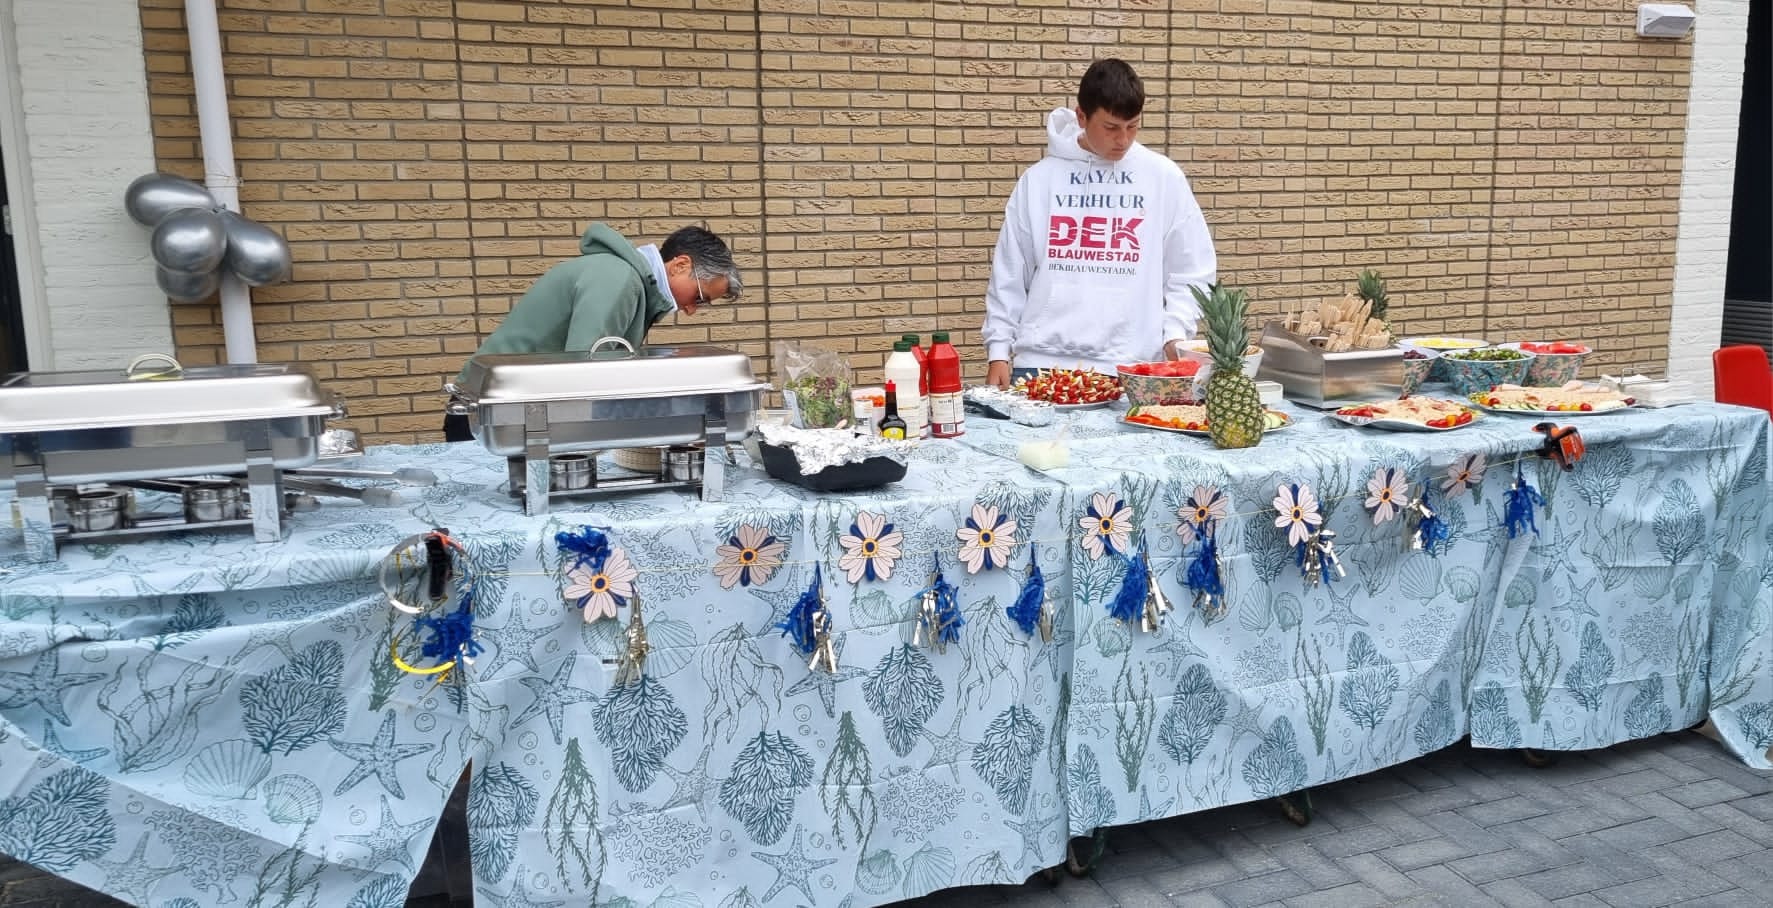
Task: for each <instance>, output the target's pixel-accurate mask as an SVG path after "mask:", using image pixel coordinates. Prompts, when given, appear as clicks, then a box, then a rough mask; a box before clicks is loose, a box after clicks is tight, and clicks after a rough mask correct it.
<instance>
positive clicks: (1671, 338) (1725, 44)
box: [1668, 0, 1750, 400]
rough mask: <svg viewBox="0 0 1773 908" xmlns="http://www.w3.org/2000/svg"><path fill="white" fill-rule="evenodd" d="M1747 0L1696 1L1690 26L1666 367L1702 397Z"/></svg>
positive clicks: (1724, 255) (1725, 219)
mask: <svg viewBox="0 0 1773 908" xmlns="http://www.w3.org/2000/svg"><path fill="white" fill-rule="evenodd" d="M1749 3H1750V0H1701V2H1699V3H1697V4H1696V5H1695V6H1694V10H1695V11H1696V12H1698V14H1699V19H1698V22H1697V23H1696V24H1695V26H1694V29H1693V87H1692V92H1691V95H1690V96H1689V98H1688V101H1687V148H1686V153H1685V157H1686V160H1685V161H1684V162H1683V164H1682V170H1681V215H1680V217H1681V226H1680V234H1679V236H1677V237H1676V240H1675V278H1674V305H1673V322H1672V323H1671V324H1670V325H1669V331H1668V374H1669V377H1670V378H1674V379H1684V380H1687V381H1690V382H1692V383H1693V388H1694V393H1695V395H1696V396H1698V397H1699V398H1700V399H1702V400H1709V399H1711V395H1712V381H1711V354H1712V351H1713V350H1716V349H1717V348H1718V336H1719V334H1720V333H1721V332H1722V330H1723V324H1724V276H1725V268H1726V265H1727V264H1728V262H1729V258H1730V201H1731V194H1732V193H1733V192H1734V191H1735V188H1736V128H1737V124H1738V122H1739V119H1740V117H1741V113H1742V62H1743V61H1742V55H1743V51H1744V48H1745V46H1746V44H1747V39H1748V5H1749Z"/></svg>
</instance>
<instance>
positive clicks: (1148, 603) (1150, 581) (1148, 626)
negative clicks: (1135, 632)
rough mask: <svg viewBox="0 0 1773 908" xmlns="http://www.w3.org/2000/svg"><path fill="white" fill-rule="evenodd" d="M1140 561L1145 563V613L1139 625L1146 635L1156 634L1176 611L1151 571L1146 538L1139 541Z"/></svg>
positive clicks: (1155, 575) (1149, 553)
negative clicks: (1166, 619) (1165, 620)
mask: <svg viewBox="0 0 1773 908" xmlns="http://www.w3.org/2000/svg"><path fill="white" fill-rule="evenodd" d="M1139 560H1140V561H1143V562H1144V563H1145V612H1144V615H1143V616H1141V618H1140V622H1139V624H1140V627H1141V628H1143V629H1144V631H1145V633H1147V634H1155V633H1157V632H1158V631H1159V630H1161V629H1163V626H1164V619H1165V618H1167V617H1169V615H1170V612H1172V611H1174V609H1173V608H1171V606H1170V600H1169V599H1168V598H1167V597H1166V596H1164V591H1163V587H1162V586H1161V585H1160V582H1159V580H1158V576H1157V572H1156V571H1154V570H1152V569H1151V552H1149V551H1147V550H1146V548H1145V539H1144V537H1140V539H1139Z"/></svg>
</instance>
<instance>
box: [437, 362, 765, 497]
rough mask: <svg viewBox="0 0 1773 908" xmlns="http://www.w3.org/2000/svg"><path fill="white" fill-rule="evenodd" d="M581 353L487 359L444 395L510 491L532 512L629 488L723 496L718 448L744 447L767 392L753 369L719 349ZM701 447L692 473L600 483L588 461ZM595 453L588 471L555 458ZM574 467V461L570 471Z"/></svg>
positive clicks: (472, 366) (681, 471)
mask: <svg viewBox="0 0 1773 908" xmlns="http://www.w3.org/2000/svg"><path fill="white" fill-rule="evenodd" d="M611 341H614V342H617V343H619V344H620V346H623V347H627V346H628V345H627V343H626V342H625V341H622V340H621V339H620V338H613V339H611V338H605V339H604V340H602V341H599V342H598V343H597V344H596V345H594V346H593V348H592V350H591V352H587V353H532V354H488V355H483V356H476V357H474V358H473V359H471V360H469V361H468V367H467V369H466V370H465V371H464V372H463V375H462V382H461V384H460V385H459V386H457V385H453V384H452V385H450V386H449V388H448V390H449V392H450V395H451V400H450V404H449V407H450V412H452V413H460V414H468V415H469V416H470V420H469V422H470V424H471V425H472V427H473V431H474V437H475V439H476V440H478V441H479V442H480V443H481V444H482V445H483V446H485V448H486V449H487V450H488V451H490V452H492V453H493V454H497V455H500V456H502V457H505V458H506V460H507V463H508V465H509V470H510V476H511V493H512V494H513V495H514V496H520V497H521V498H522V499H523V502H524V510H525V512H526V513H529V514H543V513H547V511H548V505H549V501H550V499H551V498H561V497H570V496H576V495H593V494H601V493H609V492H616V491H626V490H633V489H637V488H672V487H676V488H696V489H699V490H700V491H701V494H702V498H703V499H704V500H708V501H715V500H718V499H719V498H720V494H721V490H722V483H723V479H724V475H725V474H724V472H723V467H724V464H725V460H724V458H725V456H726V453H725V452H726V445H727V444H728V443H729V442H736V441H739V440H741V439H742V438H744V437H745V435H746V433H748V432H750V431H751V426H752V424H753V422H755V419H756V414H757V409H758V407H759V406H760V405H761V403H762V398H763V391H764V389H765V388H766V387H767V385H765V384H764V383H762V382H759V381H757V380H756V378H755V377H754V376H753V374H752V372H751V360H750V358H748V357H746V356H745V355H744V354H742V353H738V352H735V351H732V350H727V349H723V348H720V347H706V346H683V347H649V348H645V349H642V350H640V351H638V352H637V351H634V350H633V349H631V348H630V349H627V350H603V349H601V348H602V347H603V346H604V345H605V344H606V343H609V342H611ZM694 443H701V444H702V445H703V451H702V453H701V458H702V464H701V469H700V470H699V471H696V470H689V469H685V468H682V467H680V468H679V469H678V470H676V471H671V470H662V471H661V473H660V474H659V475H656V476H637V477H621V478H606V477H599V476H598V475H597V471H596V468H595V454H594V452H597V451H603V450H610V449H616V448H635V447H668V446H671V445H688V444H694ZM571 454H591V455H592V456H590V457H588V458H586V460H587V462H586V463H585V465H584V466H582V467H581V466H558V467H557V466H555V465H554V464H555V463H558V462H559V461H561V460H562V457H561V455H571ZM567 463H575V461H567Z"/></svg>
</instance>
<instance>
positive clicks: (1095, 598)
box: [967, 404, 1773, 834]
mask: <svg viewBox="0 0 1773 908" xmlns="http://www.w3.org/2000/svg"><path fill="white" fill-rule="evenodd" d="M1293 412H1294V413H1295V414H1296V415H1298V416H1299V419H1298V421H1297V423H1296V424H1295V425H1294V426H1292V427H1290V428H1287V429H1284V430H1281V431H1279V432H1276V433H1270V434H1269V435H1268V436H1267V437H1266V438H1265V440H1264V441H1263V443H1262V444H1261V446H1260V447H1259V448H1258V449H1256V451H1254V452H1223V451H1216V450H1214V449H1213V448H1212V446H1211V443H1210V442H1209V441H1207V440H1206V439H1202V438H1194V437H1189V436H1185V435H1179V434H1175V433H1167V432H1158V431H1152V430H1147V429H1143V428H1139V427H1135V426H1127V425H1124V424H1120V423H1118V422H1117V419H1118V414H1117V413H1115V412H1114V411H1112V410H1103V411H1084V412H1080V413H1075V414H1072V415H1071V416H1070V417H1069V419H1068V420H1066V421H1067V422H1068V423H1069V424H1068V425H1064V426H1063V427H1062V428H1063V430H1064V432H1065V434H1066V436H1067V437H1069V439H1070V442H1069V449H1070V452H1069V453H1070V463H1069V465H1068V466H1067V467H1064V468H1061V469H1057V470H1054V471H1052V472H1051V476H1052V477H1053V478H1055V479H1058V480H1060V481H1062V482H1063V483H1065V486H1066V500H1067V505H1066V510H1067V512H1068V513H1070V514H1075V515H1080V519H1082V518H1094V517H1096V516H1097V515H1099V514H1102V513H1104V512H1107V511H1109V510H1111V509H1115V508H1121V507H1124V508H1127V509H1128V511H1129V513H1128V514H1127V518H1126V523H1128V524H1129V529H1130V531H1131V532H1130V533H1129V536H1128V538H1129V539H1130V540H1132V541H1133V544H1135V545H1136V544H1137V540H1139V539H1141V538H1142V539H1143V540H1145V541H1146V542H1147V544H1148V548H1149V551H1150V553H1151V560H1152V564H1153V570H1154V571H1155V572H1156V573H1157V574H1158V575H1159V576H1160V578H1161V579H1162V582H1163V584H1164V588H1165V590H1166V592H1167V593H1168V595H1169V598H1170V599H1171V601H1173V602H1175V603H1178V604H1179V605H1185V604H1187V603H1189V602H1190V601H1191V600H1192V596H1191V594H1190V593H1189V592H1188V590H1187V589H1186V588H1185V585H1184V583H1183V574H1184V572H1185V570H1186V567H1187V563H1188V561H1189V558H1188V555H1189V554H1191V553H1193V552H1197V551H1198V550H1199V548H1198V547H1199V541H1198V537H1196V536H1190V535H1189V533H1188V531H1189V529H1190V527H1189V526H1187V524H1188V520H1187V516H1188V514H1189V513H1190V512H1191V508H1190V505H1191V503H1192V501H1191V500H1192V499H1193V498H1196V497H1199V493H1200V490H1203V489H1205V490H1207V491H1208V494H1209V495H1211V494H1215V493H1217V494H1218V495H1220V496H1222V497H1221V499H1220V500H1222V501H1223V502H1224V504H1222V505H1221V507H1222V508H1223V509H1224V512H1225V518H1224V519H1223V520H1222V521H1221V523H1220V524H1219V526H1218V528H1217V536H1216V538H1217V541H1218V543H1219V545H1220V546H1221V551H1222V555H1223V560H1224V579H1225V585H1226V588H1227V592H1228V606H1229V607H1228V608H1227V609H1225V610H1224V613H1223V614H1222V615H1214V616H1205V615H1202V614H1192V613H1187V612H1186V610H1185V611H1184V614H1186V616H1187V617H1186V620H1181V621H1175V622H1172V623H1171V624H1170V625H1169V627H1168V628H1167V629H1166V630H1165V632H1163V633H1159V634H1141V633H1138V632H1136V631H1133V632H1129V630H1128V629H1127V627H1126V626H1125V625H1123V624H1122V623H1120V622H1118V621H1114V620H1112V619H1111V618H1109V617H1108V615H1107V613H1106V611H1105V610H1104V609H1103V608H1102V607H1101V604H1100V603H1101V602H1102V601H1103V600H1104V598H1105V597H1106V596H1107V595H1108V592H1109V591H1111V590H1113V589H1114V588H1115V586H1116V585H1117V584H1118V583H1119V581H1120V578H1121V577H1122V576H1123V575H1124V573H1125V571H1126V570H1127V565H1126V562H1125V560H1124V559H1117V558H1115V557H1113V556H1112V555H1110V554H1109V553H1108V552H1107V550H1105V549H1103V548H1102V547H1101V546H1100V545H1097V546H1095V549H1096V550H1095V551H1092V550H1091V547H1090V546H1088V545H1086V543H1088V542H1090V539H1089V536H1088V534H1087V533H1086V534H1085V535H1084V536H1082V537H1080V539H1079V540H1077V541H1076V542H1075V543H1074V545H1073V549H1072V552H1071V556H1072V557H1071V571H1072V582H1073V585H1074V587H1075V588H1076V589H1078V590H1080V591H1081V594H1080V595H1079V596H1078V597H1077V598H1076V600H1075V601H1074V603H1073V617H1074V619H1075V622H1076V627H1077V631H1076V633H1077V639H1076V645H1077V647H1078V649H1077V661H1076V664H1075V678H1074V680H1073V688H1072V691H1071V698H1070V705H1069V713H1068V720H1069V721H1068V724H1067V728H1068V733H1067V753H1066V761H1067V791H1068V793H1069V797H1070V802H1069V803H1070V812H1071V831H1072V832H1073V833H1074V834H1082V833H1084V832H1086V831H1088V830H1089V829H1091V828H1093V827H1096V826H1099V825H1106V824H1120V823H1130V822H1136V821H1139V820H1143V819H1150V818H1155V817H1163V816H1170V815H1174V814H1177V813H1182V812H1187V811H1192V810H1198V809H1203V808H1208V807H1213V806H1218V805H1221V804H1226V803H1233V802H1237V801H1243V800H1249V799H1253V798H1262V797H1269V796H1275V795H1280V794H1285V793H1288V792H1291V791H1294V790H1297V789H1300V788H1304V787H1306V786H1310V785H1317V784H1321V783H1324V782H1329V781H1333V780H1336V779H1340V778H1345V777H1348V776H1352V775H1357V774H1360V773H1363V772H1367V771H1370V770H1373V769H1376V768H1380V767H1383V766H1388V765H1392V764H1395V763H1398V762H1401V761H1404V760H1408V759H1411V758H1413V757H1416V756H1418V755H1421V754H1424V753H1428V752H1431V751H1434V750H1437V749H1439V748H1442V747H1445V746H1447V745H1449V744H1451V743H1453V742H1454V741H1456V740H1458V739H1459V738H1460V737H1461V736H1464V735H1467V734H1469V735H1470V738H1471V741H1472V743H1473V744H1474V745H1476V746H1480V747H1532V748H1545V749H1584V748H1598V747H1605V746H1607V745H1610V744H1613V743H1616V742H1618V741H1621V740H1626V739H1631V738H1642V737H1648V736H1650V735H1654V734H1658V733H1661V732H1664V731H1672V730H1676V729H1680V728H1685V727H1688V726H1691V725H1693V724H1695V723H1697V722H1698V721H1700V720H1702V719H1704V718H1707V717H1709V718H1711V719H1712V720H1713V722H1714V723H1715V724H1716V726H1717V728H1718V730H1719V732H1720V733H1721V734H1722V736H1723V737H1724V739H1725V741H1726V742H1728V744H1729V746H1730V747H1731V749H1732V750H1733V751H1735V752H1736V753H1737V754H1738V755H1739V756H1741V757H1742V758H1743V759H1744V760H1746V761H1747V762H1749V763H1750V764H1751V765H1755V766H1759V767H1766V766H1768V765H1769V764H1768V760H1767V751H1768V747H1769V746H1773V632H1770V630H1769V619H1770V618H1773V560H1770V559H1769V547H1770V546H1773V521H1769V520H1768V519H1767V515H1768V514H1769V513H1770V511H1769V500H1768V479H1767V433H1768V420H1767V418H1766V415H1765V414H1764V413H1760V412H1759V411H1751V410H1744V409H1740V408H1731V407H1722V406H1716V405H1711V404H1695V405H1690V406H1685V407H1680V408H1677V409H1674V410H1667V411H1651V410H1633V411H1628V412H1619V413H1612V414H1604V415H1595V416H1586V417H1585V416H1575V417H1565V418H1563V419H1561V420H1554V421H1555V422H1559V423H1561V424H1563V425H1573V426H1577V427H1578V428H1579V431H1580V433H1581V436H1582V438H1583V439H1584V440H1585V442H1586V447H1587V455H1586V457H1584V458H1583V459H1582V460H1581V461H1580V462H1579V463H1578V464H1577V465H1576V467H1575V469H1574V470H1573V471H1570V472H1565V471H1563V470H1562V469H1560V468H1559V467H1558V465H1557V464H1555V463H1554V462H1553V461H1551V460H1549V459H1546V458H1544V457H1541V456H1538V453H1537V452H1538V449H1539V448H1540V446H1541V444H1542V442H1543V441H1544V440H1545V436H1544V435H1541V434H1538V433H1535V432H1534V431H1533V429H1532V427H1533V426H1534V425H1535V424H1536V423H1538V422H1539V421H1540V420H1537V419H1534V418H1529V417H1520V416H1506V415H1496V416H1492V417H1490V418H1488V419H1484V420H1481V421H1479V422H1478V423H1476V424H1474V425H1472V426H1469V427H1466V428H1462V429H1459V430H1457V431H1453V432H1445V433H1409V434H1392V433H1382V432H1377V431H1373V430H1364V429H1356V428H1353V427H1351V426H1347V425H1344V424H1342V423H1339V422H1335V421H1333V420H1330V419H1327V418H1324V417H1323V416H1320V415H1316V414H1310V411H1300V410H1294V411H1293ZM1307 414H1310V415H1307ZM1060 428H1061V427H1060V426H1055V427H1049V428H1039V429H1036V428H1029V427H1024V426H1017V425H1014V424H1010V423H1005V422H996V421H992V422H977V421H975V422H974V423H973V424H971V426H970V429H971V431H970V432H969V434H968V436H967V439H968V443H969V444H970V445H973V446H976V447H979V448H980V449H981V450H984V451H987V452H989V453H995V454H998V455H1001V456H1012V457H1013V456H1014V454H1015V451H1016V449H1017V447H1018V446H1019V445H1020V444H1021V443H1023V442H1025V441H1028V440H1035V439H1040V438H1043V437H1051V436H1053V435H1054V434H1055V433H1056V432H1058V431H1059V430H1060ZM1517 471H1518V473H1519V475H1520V476H1521V478H1523V479H1524V480H1525V481H1526V482H1527V484H1528V485H1530V486H1531V487H1533V488H1534V489H1535V490H1536V491H1538V492H1539V493H1540V494H1541V495H1542V496H1543V497H1544V499H1545V503H1544V506H1543V507H1539V508H1535V518H1536V519H1535V529H1534V530H1533V531H1531V532H1527V531H1525V530H1524V529H1523V530H1522V531H1521V532H1519V533H1518V534H1517V535H1515V536H1513V537H1512V538H1511V536H1510V534H1509V532H1508V530H1507V529H1506V528H1505V520H1504V517H1505V500H1506V497H1507V492H1508V490H1509V488H1510V487H1511V486H1513V485H1514V483H1515V480H1516V475H1517ZM1400 480H1401V481H1402V482H1403V483H1409V484H1413V487H1414V488H1416V489H1420V488H1421V487H1422V485H1423V484H1426V485H1427V486H1428V487H1429V489H1430V492H1431V496H1432V497H1431V504H1432V505H1433V507H1434V508H1435V509H1436V510H1438V511H1439V512H1440V516H1441V517H1442V518H1443V519H1444V520H1445V521H1446V522H1447V525H1448V528H1449V531H1450V539H1449V540H1448V542H1447V544H1446V546H1445V550H1444V551H1442V552H1441V553H1440V554H1439V555H1438V556H1432V555H1430V554H1428V553H1425V552H1411V551H1406V549H1405V548H1404V546H1403V538H1404V537H1403V533H1404V528H1403V520H1402V519H1401V517H1400V516H1398V515H1397V514H1396V513H1393V514H1392V515H1391V519H1389V520H1383V521H1382V522H1381V521H1380V520H1376V519H1375V517H1376V516H1378V517H1383V516H1385V515H1380V514H1378V511H1379V510H1380V507H1378V506H1372V505H1373V503H1374V499H1378V498H1380V496H1379V495H1378V494H1377V490H1380V489H1384V488H1386V487H1387V486H1390V487H1392V488H1393V490H1396V489H1398V488H1401V486H1400V483H1399V481H1400ZM1295 483H1296V484H1300V485H1303V486H1306V487H1308V488H1309V489H1310V490H1312V494H1313V496H1314V497H1315V498H1316V499H1317V500H1318V502H1319V505H1318V511H1319V513H1320V515H1321V516H1322V518H1323V520H1324V524H1323V525H1324V526H1326V527H1328V528H1330V529H1332V530H1334V531H1335V532H1336V534H1337V537H1336V539H1335V543H1336V548H1337V550H1338V552H1339V554H1340V560H1341V563H1342V565H1343V566H1344V568H1345V569H1346V571H1347V576H1346V577H1345V578H1343V579H1339V580H1333V582H1330V583H1326V584H1323V585H1321V586H1317V587H1309V586H1308V585H1307V584H1306V583H1305V581H1304V580H1303V578H1302V576H1301V571H1300V570H1299V568H1298V565H1297V563H1296V560H1295V552H1294V551H1293V550H1292V549H1290V548H1289V547H1288V544H1287V542H1288V540H1287V537H1286V536H1285V534H1284V532H1283V531H1282V530H1280V529H1277V527H1276V525H1275V520H1276V518H1277V517H1278V516H1279V515H1278V512H1277V511H1276V508H1275V503H1276V502H1275V500H1276V498H1277V497H1278V496H1279V495H1280V494H1281V486H1283V485H1285V486H1291V485H1293V484H1295ZM1397 500H1398V501H1399V503H1400V504H1401V503H1403V501H1404V498H1403V497H1401V496H1400V497H1399V498H1398V499H1397ZM1092 508H1094V510H1092ZM1098 556H1100V557H1098Z"/></svg>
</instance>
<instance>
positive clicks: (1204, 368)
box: [1176, 338, 1262, 399]
mask: <svg viewBox="0 0 1773 908" xmlns="http://www.w3.org/2000/svg"><path fill="white" fill-rule="evenodd" d="M1176 346H1177V348H1178V349H1177V351H1176V352H1177V353H1179V354H1181V356H1182V358H1183V359H1184V360H1190V361H1193V362H1197V363H1200V372H1198V373H1196V374H1195V376H1194V386H1195V387H1196V388H1198V389H1199V391H1198V392H1197V393H1196V395H1195V396H1196V398H1197V399H1205V397H1206V393H1207V379H1209V378H1212V377H1213V357H1212V355H1211V354H1209V353H1208V352H1207V342H1206V339H1205V338H1197V339H1195V340H1190V341H1183V342H1182V343H1180V344H1177V345H1176ZM1261 365H1262V348H1261V347H1258V346H1256V345H1255V344H1251V345H1249V346H1247V347H1245V348H1244V374H1245V375H1248V376H1249V377H1250V380H1251V381H1254V380H1255V379H1256V370H1257V368H1259V367H1260V366H1261Z"/></svg>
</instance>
